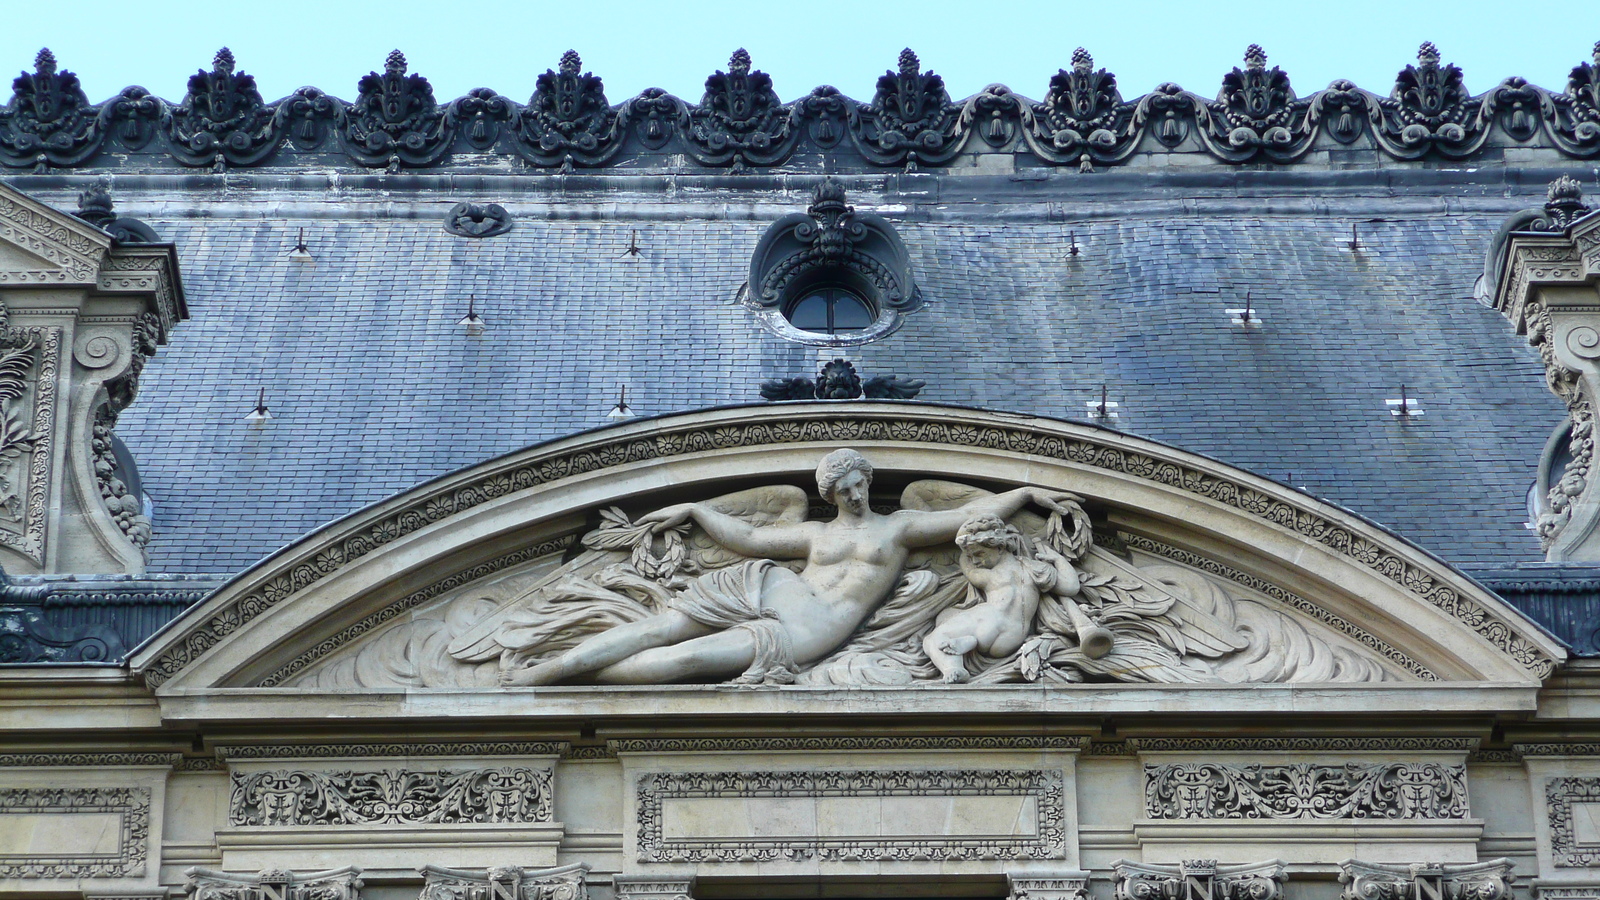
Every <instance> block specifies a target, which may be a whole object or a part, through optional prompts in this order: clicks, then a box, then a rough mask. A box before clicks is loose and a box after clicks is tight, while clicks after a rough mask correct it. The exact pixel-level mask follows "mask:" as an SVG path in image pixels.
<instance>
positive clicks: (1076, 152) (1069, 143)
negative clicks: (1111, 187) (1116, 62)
mask: <svg viewBox="0 0 1600 900" xmlns="http://www.w3.org/2000/svg"><path fill="white" fill-rule="evenodd" d="M1023 115H1024V120H1023V124H1024V126H1025V127H1024V129H1023V134H1024V135H1025V136H1026V138H1027V140H1028V144H1029V146H1030V147H1032V148H1033V151H1034V152H1035V153H1037V154H1039V155H1040V156H1043V157H1046V158H1047V159H1049V160H1050V161H1051V162H1055V163H1058V164H1064V163H1069V162H1072V161H1074V160H1077V161H1079V162H1080V163H1081V161H1082V157H1083V156H1084V155H1088V157H1089V159H1090V162H1091V164H1092V163H1095V162H1098V163H1102V164H1109V163H1114V162H1117V161H1119V160H1122V159H1124V158H1126V157H1127V155H1128V154H1129V153H1131V152H1133V147H1134V144H1135V143H1136V141H1135V140H1134V138H1135V137H1136V135H1135V133H1134V131H1133V128H1132V127H1131V126H1132V123H1133V107H1132V106H1131V105H1126V104H1124V103H1123V102H1122V94H1121V92H1120V91H1118V90H1117V76H1115V75H1113V74H1111V73H1110V72H1107V71H1106V70H1105V69H1096V68H1095V67H1094V57H1092V56H1090V55H1089V51H1087V50H1085V49H1083V48H1082V47H1079V48H1078V49H1076V50H1074V51H1072V68H1071V70H1068V69H1061V70H1060V71H1058V72H1056V74H1055V75H1054V76H1052V77H1051V79H1050V90H1049V92H1048V93H1046V94H1045V96H1044V102H1043V103H1040V104H1037V105H1035V106H1033V107H1031V108H1029V109H1026V110H1024V113H1023Z"/></svg>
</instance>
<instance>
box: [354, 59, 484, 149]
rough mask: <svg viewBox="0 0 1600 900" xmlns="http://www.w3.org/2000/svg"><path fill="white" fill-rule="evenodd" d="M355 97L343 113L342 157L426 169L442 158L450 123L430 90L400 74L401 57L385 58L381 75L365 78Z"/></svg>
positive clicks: (450, 133) (422, 81)
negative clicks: (343, 152)
mask: <svg viewBox="0 0 1600 900" xmlns="http://www.w3.org/2000/svg"><path fill="white" fill-rule="evenodd" d="M357 87H358V89H359V91H360V96H359V97H358V98H357V99H356V102H355V103H354V104H353V105H351V106H350V107H349V108H348V109H346V110H345V111H344V114H343V115H342V116H341V118H340V122H339V137H340V139H341V140H342V142H343V143H344V146H345V151H346V152H348V153H349V154H350V155H351V156H352V157H354V158H355V160H356V161H357V162H359V163H361V164H362V165H366V166H387V167H388V169H389V171H390V172H398V171H400V167H401V165H402V164H404V165H408V166H429V165H433V164H434V163H436V162H438V161H439V160H440V159H442V158H444V155H445V154H446V153H447V152H449V150H450V142H451V140H452V138H454V136H455V135H454V129H452V128H451V127H450V126H451V122H450V117H449V116H448V115H446V110H444V109H442V108H440V106H439V104H438V103H436V102H435V101H434V99H433V86H432V85H430V84H428V79H426V78H423V77H422V76H421V75H416V74H411V75H408V74H406V56H405V54H404V53H401V52H400V51H399V50H395V51H393V52H391V53H390V54H389V58H388V59H387V60H386V61H385V62H384V64H383V73H382V74H379V73H377V72H369V73H367V74H366V75H363V76H362V77H361V81H360V82H359V84H358V85H357Z"/></svg>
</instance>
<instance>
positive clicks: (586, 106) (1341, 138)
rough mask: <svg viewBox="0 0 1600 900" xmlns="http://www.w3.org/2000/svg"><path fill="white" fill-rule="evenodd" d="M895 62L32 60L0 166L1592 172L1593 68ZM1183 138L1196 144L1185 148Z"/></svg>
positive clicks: (13, 107)
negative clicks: (1314, 84) (358, 64)
mask: <svg viewBox="0 0 1600 900" xmlns="http://www.w3.org/2000/svg"><path fill="white" fill-rule="evenodd" d="M1597 58H1600V51H1597ZM901 63H902V64H901V65H900V66H899V67H898V69H897V70H890V71H888V72H886V73H885V74H884V76H883V77H882V78H881V79H879V82H878V85H877V90H876V91H875V92H874V96H873V98H872V100H871V101H869V102H866V103H862V102H859V101H856V100H852V99H851V98H848V97H845V96H844V95H842V94H840V93H839V92H838V91H837V90H835V89H834V88H831V87H826V86H824V87H819V88H817V89H816V90H814V91H812V92H810V93H809V94H806V95H803V96H801V97H799V98H798V99H797V100H794V101H792V102H789V103H784V102H783V101H782V100H781V99H780V98H779V97H778V95H777V94H776V93H775V92H774V91H773V89H772V83H771V79H770V77H769V76H767V75H766V74H765V73H762V72H759V71H756V70H753V69H751V68H750V65H749V61H748V54H745V55H743V56H740V55H737V54H736V55H735V57H734V59H733V60H732V61H731V62H730V65H729V67H728V68H727V69H726V70H724V71H721V72H718V73H717V74H715V75H713V76H712V77H711V78H710V79H708V81H707V89H706V92H705V95H704V96H703V97H702V98H701V101H700V102H699V103H698V104H689V103H685V102H684V101H683V100H680V99H678V98H677V97H673V96H672V95H670V94H668V93H666V92H665V91H662V90H660V89H658V88H651V89H649V90H647V91H645V92H644V93H642V94H640V95H639V96H637V97H634V98H630V99H628V100H625V101H623V102H622V103H620V104H619V105H617V106H610V105H609V101H608V100H607V98H606V96H605V93H604V91H603V89H602V87H601V80H600V78H599V77H598V76H596V75H593V74H592V73H586V72H583V71H582V70H581V61H580V60H579V59H578V56H577V54H576V53H574V52H571V51H569V52H568V53H567V54H566V55H565V56H563V58H562V61H561V64H560V66H559V68H558V69H556V70H550V71H546V72H545V73H544V74H543V75H541V76H539V78H538V84H537V87H536V89H535V91H534V93H533V95H532V96H531V97H530V98H529V102H528V103H527V104H526V105H523V104H519V103H516V102H514V101H512V100H511V99H509V98H507V97H506V96H504V95H503V94H501V93H498V92H496V91H494V90H490V89H487V88H478V89H474V90H472V91H470V92H469V93H468V94H467V95H465V96H463V97H461V98H458V99H456V100H453V101H450V102H449V103H445V104H442V105H441V104H438V103H436V102H435V101H434V99H433V92H432V88H431V87H428V86H427V82H426V80H425V79H422V78H421V77H420V76H416V75H407V74H405V72H404V63H403V57H400V56H399V55H398V51H397V53H396V54H394V55H391V58H390V64H389V65H387V66H386V67H385V70H384V72H383V73H377V72H374V73H372V74H370V75H368V76H366V77H365V78H363V79H362V80H361V83H360V85H359V86H358V91H357V98H356V99H355V100H354V101H353V102H347V101H345V100H341V99H339V98H337V97H335V96H332V95H330V94H329V93H327V92H326V91H323V90H320V89H318V88H315V87H307V88H301V89H300V90H298V91H296V92H295V93H294V94H292V95H290V96H288V97H285V98H283V99H282V100H279V101H275V102H271V103H264V102H262V100H261V98H260V97H259V94H258V93H256V91H255V87H254V85H253V83H252V82H251V79H250V78H249V76H247V75H244V74H242V73H237V72H233V71H232V70H231V68H230V66H231V60H230V59H227V58H225V57H223V55H221V54H219V59H218V61H217V62H216V63H215V64H214V65H213V67H212V69H211V70H210V71H202V72H200V73H198V74H197V75H196V76H195V77H193V78H191V79H190V85H189V92H188V93H187V94H186V96H185V97H184V99H183V100H182V101H181V102H180V103H169V102H168V101H166V100H163V99H161V98H159V97H155V96H153V95H150V94H149V93H148V92H146V91H144V90H143V89H142V88H128V89H126V90H124V91H122V92H120V93H119V94H117V95H116V96H115V97H112V98H110V99H108V100H106V101H105V102H103V103H100V104H98V105H96V104H91V103H90V102H89V101H88V99H87V97H86V96H85V95H84V94H83V91H82V88H81V87H80V85H79V84H78V81H77V78H76V77H75V76H73V75H72V73H71V72H68V71H65V70H61V69H58V67H57V64H56V61H55V57H54V56H53V55H51V54H49V52H48V51H42V52H41V53H40V55H39V58H38V59H37V60H36V63H35V67H34V71H32V72H24V73H23V74H22V76H21V77H19V78H18V79H16V81H15V82H14V84H13V96H12V99H11V103H10V104H9V105H8V106H7V107H5V108H4V109H3V110H0V165H4V166H6V167H10V168H17V169H37V170H39V171H44V170H45V169H47V168H49V167H52V166H54V167H76V166H83V165H93V164H95V162H96V159H95V158H96V156H97V155H100V154H102V153H104V152H107V151H119V152H120V151H129V150H134V151H141V152H142V151H152V152H163V153H166V154H168V155H170V156H172V157H173V158H174V159H175V160H177V161H178V162H179V163H181V164H183V165H188V166H212V167H217V166H221V165H226V166H258V165H266V164H293V160H294V158H295V155H296V154H299V153H312V152H318V151H320V150H322V149H323V148H324V145H325V139H326V137H327V135H328V134H329V133H330V131H337V132H338V133H339V134H340V136H341V137H342V138H343V142H342V144H341V147H342V148H343V151H344V153H345V154H346V155H347V156H348V157H349V158H350V159H351V160H353V161H354V162H355V163H357V164H359V165H361V166H388V167H390V168H391V169H394V168H397V167H399V166H407V167H418V166H435V165H442V164H445V163H446V161H447V157H448V156H449V154H450V153H451V152H453V151H454V152H459V153H463V154H472V155H474V157H476V158H479V159H481V158H482V157H483V156H484V155H490V156H493V155H501V156H504V157H506V158H517V157H520V158H522V159H525V160H527V161H528V162H530V163H532V164H534V165H536V166H540V167H557V166H559V167H561V170H562V171H570V170H571V169H572V168H573V167H591V166H605V165H612V164H621V161H622V160H627V159H629V154H628V153H627V152H625V150H626V147H627V146H629V145H632V146H634V147H635V149H642V150H646V151H661V150H664V149H666V148H667V146H668V145H669V144H673V143H674V142H678V144H679V146H681V147H682V148H683V150H685V151H687V152H688V154H689V156H690V158H691V159H692V160H694V161H695V162H697V163H699V164H701V165H706V166H712V167H727V166H734V167H736V168H738V167H746V166H775V165H782V164H784V163H785V162H786V161H787V160H788V159H789V157H790V156H791V155H792V154H793V153H795V152H796V151H797V150H799V149H801V146H802V142H809V143H810V145H811V146H812V147H814V148H815V149H817V150H821V151H836V150H840V149H842V148H850V149H851V150H852V151H853V153H854V154H856V155H858V157H859V158H860V159H861V160H862V161H863V162H865V163H866V164H867V165H868V166H882V165H902V164H906V163H910V164H913V165H918V166H938V165H944V164H947V163H949V162H951V161H952V160H954V159H955V158H956V157H957V155H959V154H961V153H965V152H1007V153H1012V152H1017V153H1026V154H1029V155H1031V156H1033V157H1035V158H1037V159H1039V160H1040V161H1042V162H1044V163H1046V164H1048V165H1052V166H1064V165H1066V166H1078V167H1080V168H1083V167H1091V168H1092V167H1093V166H1096V165H1115V164H1117V163H1120V162H1122V161H1124V160H1126V159H1127V158H1128V157H1129V156H1130V155H1132V154H1133V153H1134V152H1135V150H1136V148H1138V147H1140V146H1144V147H1145V148H1146V149H1150V150H1153V151H1154V152H1183V153H1191V152H1203V153H1205V154H1208V155H1210V156H1211V157H1213V158H1215V159H1217V160H1219V161H1222V162H1226V163H1241V162H1246V161H1262V160H1265V161H1270V162H1274V163H1280V164H1288V163H1292V162H1294V161H1295V160H1297V159H1299V158H1301V157H1302V156H1303V155H1304V154H1305V152H1306V151H1307V150H1308V149H1309V148H1311V147H1312V146H1315V145H1316V144H1317V142H1318V140H1319V139H1320V138H1321V137H1323V136H1325V137H1327V138H1331V139H1332V141H1333V142H1334V143H1335V144H1337V145H1345V146H1355V145H1357V144H1358V142H1359V143H1365V144H1366V145H1368V146H1371V147H1372V148H1373V149H1375V150H1376V151H1378V152H1381V153H1383V154H1384V155H1386V156H1390V157H1393V158H1397V159H1408V160H1409V159H1418V158H1421V157H1424V156H1428V155H1431V154H1437V155H1440V156H1444V157H1447V158H1451V159H1461V158H1467V157H1470V156H1473V155H1475V154H1477V153H1479V152H1480V151H1481V150H1482V148H1483V147H1484V146H1486V142H1488V141H1489V140H1490V138H1491V136H1493V135H1499V136H1500V137H1501V138H1502V139H1503V140H1504V142H1505V143H1507V144H1508V145H1513V146H1517V145H1526V144H1529V143H1534V142H1536V143H1538V144H1539V145H1540V146H1548V147H1550V148H1552V149H1554V150H1555V151H1557V152H1558V153H1560V154H1563V155H1565V156H1571V157H1577V158H1585V159H1587V158H1592V157H1594V156H1596V155H1597V154H1600V76H1597V74H1596V73H1597V72H1600V61H1597V62H1594V63H1590V62H1584V63H1581V64H1579V65H1578V66H1576V67H1574V68H1573V69H1572V72H1571V75H1570V76H1569V78H1568V80H1567V84H1566V85H1565V87H1564V89H1562V90H1559V91H1550V90H1546V89H1544V88H1541V87H1538V86H1535V85H1531V84H1528V83H1527V82H1526V80H1524V79H1520V78H1508V79H1505V80H1503V81H1501V82H1500V83H1499V84H1497V85H1496V86H1495V87H1494V88H1493V89H1491V90H1490V91H1488V92H1486V93H1484V94H1482V95H1480V96H1477V97H1474V96H1472V95H1470V94H1468V93H1467V91H1466V89H1465V87H1464V85H1463V81H1462V73H1461V71H1460V69H1459V68H1457V67H1455V66H1452V65H1448V64H1442V63H1441V61H1440V56H1439V52H1438V50H1437V49H1436V48H1434V47H1433V46H1432V45H1431V44H1425V45H1424V46H1423V48H1422V50H1421V52H1420V53H1419V58H1418V61H1417V62H1416V63H1415V64H1413V65H1410V66H1407V67H1406V68H1405V69H1404V70H1402V71H1401V72H1400V73H1399V75H1398V76H1397V78H1396V84H1395V85H1394V87H1393V88H1392V89H1391V90H1390V91H1388V92H1387V94H1386V95H1385V96H1380V95H1379V94H1376V93H1373V92H1371V91H1366V90H1363V89H1361V88H1359V87H1357V86H1356V85H1355V84H1353V83H1351V82H1349V81H1345V80H1338V81H1335V82H1333V83H1332V84H1330V85H1329V86H1328V87H1327V88H1326V89H1324V90H1322V91H1319V92H1317V93H1315V94H1313V95H1311V96H1309V97H1305V98H1298V99H1297V98H1295V97H1294V94H1293V91H1292V90H1291V89H1290V87H1289V77H1288V74H1287V73H1285V72H1283V71H1282V70H1280V69H1278V68H1276V67H1270V68H1269V67H1268V66H1266V64H1265V63H1266V59H1265V53H1263V52H1261V51H1260V49H1259V48H1252V50H1251V51H1250V52H1249V53H1248V54H1247V57H1246V60H1245V65H1244V66H1243V67H1242V68H1236V69H1234V70H1233V71H1232V72H1229V73H1228V74H1227V75H1226V77H1225V78H1224V82H1223V87H1222V90H1221V92H1220V93H1219V94H1218V96H1217V98H1216V99H1215V100H1207V99H1205V98H1203V97H1201V96H1199V95H1197V94H1194V93H1191V92H1189V91H1186V90H1184V89H1183V88H1181V87H1179V86H1178V85H1175V84H1163V85H1161V86H1159V87H1158V88H1156V90H1155V91H1153V92H1151V93H1150V94H1147V95H1145V96H1143V97H1138V98H1134V99H1132V100H1124V99H1123V98H1122V97H1121V96H1120V94H1119V93H1118V92H1117V88H1116V78H1115V76H1114V75H1113V74H1111V72H1109V71H1108V70H1106V69H1103V68H1102V69H1095V68H1094V62H1093V60H1092V59H1091V58H1090V57H1089V55H1088V53H1087V52H1084V51H1083V50H1082V48H1079V50H1078V51H1076V52H1074V53H1073V58H1072V67H1071V68H1070V69H1062V70H1061V71H1059V72H1058V73H1057V74H1056V75H1055V76H1053V77H1052V78H1051V79H1050V81H1049V84H1048V85H1047V86H1046V90H1045V95H1044V100H1043V101H1042V102H1040V101H1033V100H1029V99H1027V98H1025V97H1022V96H1021V95H1019V94H1017V93H1015V92H1014V91H1012V90H1010V89H1009V88H1006V87H1004V86H995V87H992V88H986V89H985V90H984V91H981V92H979V93H978V94H975V95H973V96H972V97H970V98H967V99H966V100H963V101H954V102H952V101H951V99H950V98H949V96H948V93H947V92H946V90H945V87H944V85H943V81H942V79H940V78H939V77H938V76H937V75H935V74H933V73H931V72H927V71H925V70H924V69H923V68H922V64H921V60H920V59H918V58H917V57H916V54H915V53H912V52H910V51H909V50H907V51H906V52H905V53H903V54H902V58H901ZM1191 134H1194V135H1197V136H1198V140H1196V141H1189V142H1187V143H1186V138H1188V137H1189V136H1190V135H1191ZM1019 135H1020V137H1021V138H1022V140H1021V141H1018V140H1017V138H1018V137H1019ZM846 136H849V137H850V138H851V140H850V141H849V142H846V141H844V138H845V137H846ZM1146 137H1149V138H1152V139H1153V143H1152V142H1146V141H1145V140H1144V139H1145V138H1146ZM285 138H287V142H285V141H284V139H285ZM973 138H976V139H977V140H976V141H974V140H972V139H973ZM322 163H323V160H322V159H320V158H319V159H318V160H317V164H319V165H320V164H322Z"/></svg>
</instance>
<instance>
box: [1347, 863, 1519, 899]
mask: <svg viewBox="0 0 1600 900" xmlns="http://www.w3.org/2000/svg"><path fill="white" fill-rule="evenodd" d="M1339 869H1340V871H1339V883H1340V884H1343V885H1344V892H1343V894H1341V898H1342V900H1429V898H1435V897H1449V898H1452V900H1510V897H1511V886H1512V884H1513V883H1514V882H1515V881H1516V880H1517V877H1516V875H1514V874H1512V872H1511V869H1512V864H1511V860H1509V859H1491V860H1486V861H1484V862H1478V863H1464V864H1451V863H1442V864H1441V863H1411V864H1409V865H1406V864H1395V863H1376V862H1363V861H1361V860H1358V859H1347V860H1345V861H1344V862H1342V863H1340V864H1339Z"/></svg>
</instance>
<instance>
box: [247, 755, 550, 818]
mask: <svg viewBox="0 0 1600 900" xmlns="http://www.w3.org/2000/svg"><path fill="white" fill-rule="evenodd" d="M551 777H552V772H551V770H550V769H532V768H526V767H520V766H502V767H499V768H491V769H466V770H448V769H444V770H435V771H420V770H410V769H387V770H384V771H381V772H349V771H343V772H318V771H304V770H292V769H277V770H273V771H267V772H234V773H233V790H232V793H231V794H230V795H229V798H228V824H230V825H235V826H239V825H272V826H291V825H422V824H465V823H484V822H493V823H517V824H521V823H537V822H549V821H550V820H551Z"/></svg>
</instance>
